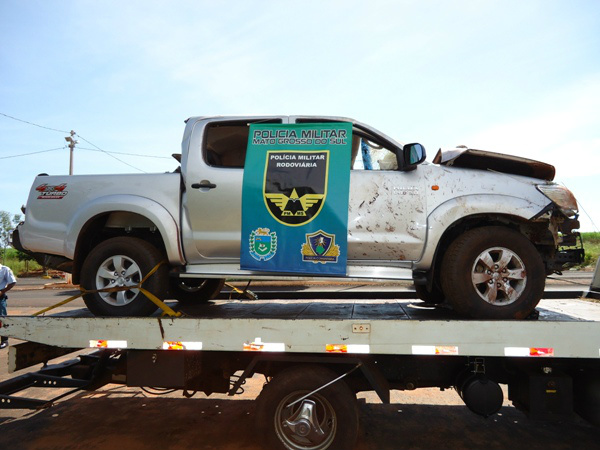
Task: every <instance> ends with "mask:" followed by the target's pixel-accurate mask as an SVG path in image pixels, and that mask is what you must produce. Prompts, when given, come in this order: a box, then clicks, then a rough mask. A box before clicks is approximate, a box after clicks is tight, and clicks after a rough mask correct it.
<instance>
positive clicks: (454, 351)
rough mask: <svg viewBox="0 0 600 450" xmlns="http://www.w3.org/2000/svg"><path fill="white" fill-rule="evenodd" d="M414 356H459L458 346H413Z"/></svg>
mask: <svg viewBox="0 0 600 450" xmlns="http://www.w3.org/2000/svg"><path fill="white" fill-rule="evenodd" d="M412 353H413V355H458V354H459V353H458V347H457V346H456V345H413V346H412Z"/></svg>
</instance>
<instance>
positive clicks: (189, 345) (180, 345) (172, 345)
mask: <svg viewBox="0 0 600 450" xmlns="http://www.w3.org/2000/svg"><path fill="white" fill-rule="evenodd" d="M162 348H163V350H202V342H185V341H164V342H163V345H162Z"/></svg>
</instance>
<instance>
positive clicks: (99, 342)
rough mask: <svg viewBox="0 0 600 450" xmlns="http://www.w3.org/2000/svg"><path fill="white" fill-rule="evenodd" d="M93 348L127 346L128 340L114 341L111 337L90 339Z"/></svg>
mask: <svg viewBox="0 0 600 450" xmlns="http://www.w3.org/2000/svg"><path fill="white" fill-rule="evenodd" d="M90 347H92V348H127V341H112V340H109V339H90Z"/></svg>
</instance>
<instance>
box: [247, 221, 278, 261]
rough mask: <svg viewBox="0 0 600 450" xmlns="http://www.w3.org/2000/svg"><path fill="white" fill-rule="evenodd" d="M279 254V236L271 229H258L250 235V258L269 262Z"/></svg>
mask: <svg viewBox="0 0 600 450" xmlns="http://www.w3.org/2000/svg"><path fill="white" fill-rule="evenodd" d="M276 252H277V234H276V233H275V232H274V231H271V230H270V229H269V228H257V229H256V230H254V231H252V233H250V256H252V257H253V258H254V259H256V260H257V261H268V260H269V259H271V258H272V257H273V256H275V253H276Z"/></svg>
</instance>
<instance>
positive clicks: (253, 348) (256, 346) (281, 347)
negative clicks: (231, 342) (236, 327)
mask: <svg viewBox="0 0 600 450" xmlns="http://www.w3.org/2000/svg"><path fill="white" fill-rule="evenodd" d="M243 349H244V351H245V352H285V344H284V343H283V342H263V341H262V339H261V338H259V337H257V338H256V339H254V341H252V342H244V346H243Z"/></svg>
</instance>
